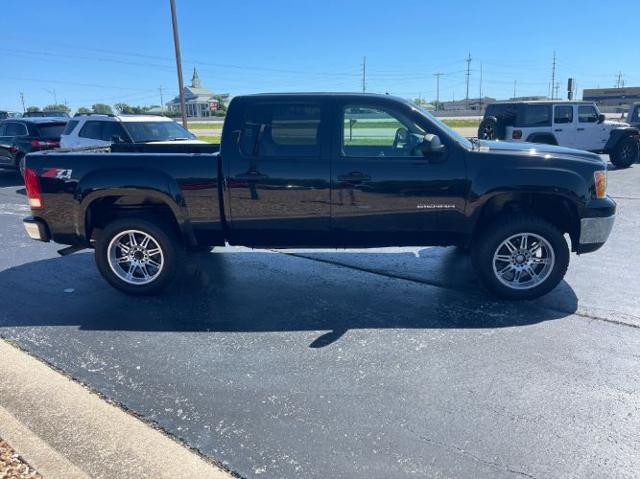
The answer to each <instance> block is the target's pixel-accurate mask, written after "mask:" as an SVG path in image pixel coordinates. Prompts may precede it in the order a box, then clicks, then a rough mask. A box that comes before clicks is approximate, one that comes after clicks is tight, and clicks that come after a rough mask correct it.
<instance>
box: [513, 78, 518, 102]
mask: <svg viewBox="0 0 640 479" xmlns="http://www.w3.org/2000/svg"><path fill="white" fill-rule="evenodd" d="M517 89H518V80H513V99H514V100H515V99H516V98H517V96H518V95H517V93H516V92H517Z"/></svg>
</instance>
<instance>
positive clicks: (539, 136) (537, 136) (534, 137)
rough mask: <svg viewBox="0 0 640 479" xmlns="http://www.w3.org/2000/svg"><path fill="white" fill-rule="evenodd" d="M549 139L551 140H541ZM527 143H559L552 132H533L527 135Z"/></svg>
mask: <svg viewBox="0 0 640 479" xmlns="http://www.w3.org/2000/svg"><path fill="white" fill-rule="evenodd" d="M541 140H549V141H541ZM527 143H545V144H548V145H557V144H558V140H557V139H556V137H555V136H554V135H553V134H552V133H532V134H531V135H529V136H528V137H527Z"/></svg>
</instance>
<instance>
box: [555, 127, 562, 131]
mask: <svg viewBox="0 0 640 479" xmlns="http://www.w3.org/2000/svg"><path fill="white" fill-rule="evenodd" d="M553 131H562V128H556V129H555V130H553Z"/></svg>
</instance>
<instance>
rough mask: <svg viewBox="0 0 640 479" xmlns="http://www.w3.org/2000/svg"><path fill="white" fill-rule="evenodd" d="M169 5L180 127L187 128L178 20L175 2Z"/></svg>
mask: <svg viewBox="0 0 640 479" xmlns="http://www.w3.org/2000/svg"><path fill="white" fill-rule="evenodd" d="M169 3H170V4H171V23H172V25H173V44H174V46H175V49H176V69H177V70H178V88H179V89H180V110H181V112H182V126H184V127H185V128H187V107H186V105H185V101H184V81H183V79H182V56H181V55H180V37H179V35H178V19H177V16H176V1H175V0H169Z"/></svg>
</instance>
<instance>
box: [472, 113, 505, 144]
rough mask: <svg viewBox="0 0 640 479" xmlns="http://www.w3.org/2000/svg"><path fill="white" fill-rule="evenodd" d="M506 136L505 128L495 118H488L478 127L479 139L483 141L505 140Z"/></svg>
mask: <svg viewBox="0 0 640 479" xmlns="http://www.w3.org/2000/svg"><path fill="white" fill-rule="evenodd" d="M505 134H506V129H505V126H504V125H503V124H502V122H501V121H500V120H498V119H497V118H496V117H495V116H488V117H486V118H485V119H484V120H482V122H480V126H479V127H478V138H480V139H481V140H503V139H504V136H505Z"/></svg>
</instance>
